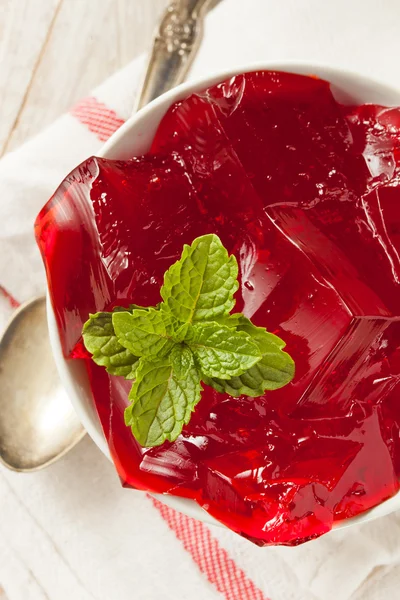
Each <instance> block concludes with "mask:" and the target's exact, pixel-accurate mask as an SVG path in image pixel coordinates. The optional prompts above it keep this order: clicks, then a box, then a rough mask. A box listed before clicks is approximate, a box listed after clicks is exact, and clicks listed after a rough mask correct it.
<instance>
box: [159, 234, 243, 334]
mask: <svg viewBox="0 0 400 600" xmlns="http://www.w3.org/2000/svg"><path fill="white" fill-rule="evenodd" d="M237 276H238V266H237V262H236V258H235V257H234V256H229V255H228V252H227V250H226V249H225V248H224V246H223V245H222V243H221V240H220V239H219V237H218V236H216V235H214V234H209V235H203V236H201V237H198V238H196V239H195V240H194V242H193V243H192V245H191V246H186V245H185V246H184V248H183V252H182V256H181V258H180V260H179V261H177V262H176V263H175V264H173V265H172V266H171V267H170V268H169V269H168V271H167V272H166V273H165V275H164V285H163V286H162V288H161V297H162V298H163V300H164V302H165V304H166V305H167V306H168V308H169V310H170V311H171V313H172V314H173V315H174V316H175V317H176V318H177V319H179V320H180V321H182V322H184V323H192V322H195V321H203V320H209V321H212V320H213V319H214V318H216V317H220V316H222V315H227V314H228V313H229V312H230V311H231V310H232V308H233V307H234V305H235V300H234V298H233V295H234V293H235V292H236V290H237V289H238V287H239V284H238V282H237Z"/></svg>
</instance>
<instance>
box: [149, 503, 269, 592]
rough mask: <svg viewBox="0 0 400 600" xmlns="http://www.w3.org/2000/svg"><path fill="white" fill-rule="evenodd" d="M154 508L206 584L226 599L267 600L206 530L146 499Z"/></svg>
mask: <svg viewBox="0 0 400 600" xmlns="http://www.w3.org/2000/svg"><path fill="white" fill-rule="evenodd" d="M149 498H150V499H151V501H152V502H153V504H154V506H155V507H156V509H157V510H158V511H159V512H160V514H161V516H162V517H163V519H165V521H166V522H167V524H168V526H169V527H170V529H172V531H173V532H174V533H175V535H176V537H177V538H178V540H180V541H181V542H182V544H183V547H184V548H185V550H186V551H187V552H189V554H190V555H191V557H192V558H193V560H194V561H195V562H196V563H197V566H198V567H199V569H200V571H201V572H202V573H204V575H205V576H206V577H207V579H208V581H209V582H210V583H212V584H213V585H215V587H216V588H217V590H218V591H219V592H221V594H223V595H224V597H225V598H226V600H268V599H267V597H266V596H264V594H263V592H262V591H261V590H260V589H259V588H258V587H257V586H256V585H255V584H254V583H253V581H251V579H249V578H248V577H247V575H246V574H245V572H244V571H243V570H242V569H240V568H239V567H238V566H237V565H236V563H235V562H234V561H233V560H232V559H231V558H230V557H229V555H228V553H227V552H226V550H225V549H224V548H222V546H220V544H219V542H218V540H216V539H215V538H214V537H213V536H212V535H211V532H210V530H209V529H208V527H206V526H205V525H203V523H201V522H200V521H196V520H195V519H192V518H190V517H187V516H186V515H183V514H181V513H179V512H177V511H176V510H174V509H173V508H170V507H169V506H166V505H165V504H163V503H162V502H160V501H159V500H156V499H155V498H152V497H151V496H149Z"/></svg>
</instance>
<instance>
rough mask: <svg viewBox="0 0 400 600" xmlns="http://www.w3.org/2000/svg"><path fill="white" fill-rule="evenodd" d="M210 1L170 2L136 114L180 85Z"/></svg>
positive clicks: (158, 35)
mask: <svg viewBox="0 0 400 600" xmlns="http://www.w3.org/2000/svg"><path fill="white" fill-rule="evenodd" d="M211 3H212V0H173V1H172V2H170V4H169V6H168V8H167V9H166V11H165V13H164V15H163V17H162V19H161V22H160V25H159V26H158V28H157V31H156V33H155V36H154V40H153V48H152V51H151V54H150V57H149V61H148V64H147V69H146V75H145V79H144V82H143V87H142V90H141V93H140V96H139V98H138V100H137V102H136V105H135V110H134V112H136V111H137V110H139V109H140V108H142V107H143V106H145V105H146V104H148V103H149V102H151V101H152V100H154V98H157V97H158V96H160V95H161V94H162V93H164V92H166V91H168V90H169V89H171V88H173V87H175V86H176V85H178V84H179V83H181V82H182V81H183V80H184V79H185V76H186V74H187V72H188V70H189V68H190V66H191V64H192V60H193V58H194V56H195V54H196V52H197V50H198V48H199V45H200V42H201V38H202V33H203V20H204V16H205V14H206V13H207V10H208V9H209V7H210V5H211Z"/></svg>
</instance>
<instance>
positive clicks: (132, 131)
mask: <svg viewBox="0 0 400 600" xmlns="http://www.w3.org/2000/svg"><path fill="white" fill-rule="evenodd" d="M264 69H270V70H271V69H272V70H278V71H288V72H292V73H300V74H304V75H309V74H314V75H317V76H319V77H321V78H323V79H326V80H327V81H330V82H331V84H332V91H333V94H334V95H335V98H336V99H337V100H338V101H339V102H342V103H344V104H363V103H368V102H371V103H375V104H383V105H387V106H390V105H393V106H400V90H397V89H395V88H392V87H390V86H387V85H385V84H382V83H379V81H375V80H373V79H369V78H366V77H361V76H360V75H356V74H353V73H348V72H346V71H342V70H338V69H333V68H329V67H324V66H321V65H315V64H311V63H291V62H285V63H262V64H253V65H249V67H248V68H247V69H243V68H241V69H240V70H237V71H236V70H233V71H226V72H222V73H217V74H215V75H212V76H210V77H206V78H203V79H200V80H197V81H195V82H194V83H185V84H183V85H180V86H178V87H176V88H174V89H173V90H171V91H170V92H167V93H166V94H163V95H162V96H161V97H159V98H157V99H156V100H154V101H153V102H151V104H149V105H148V106H146V107H145V108H143V109H142V110H141V111H140V112H138V113H137V114H136V115H134V116H133V117H131V118H130V119H129V120H128V121H127V122H126V123H125V124H124V125H123V126H122V127H121V128H120V129H119V130H118V131H117V132H116V133H115V134H114V135H113V136H111V138H110V139H109V140H108V142H107V143H106V144H105V145H104V146H103V148H102V149H101V151H100V153H99V156H102V157H105V158H111V159H129V158H131V157H132V156H137V155H141V154H143V153H145V152H147V151H148V150H149V147H150V145H151V142H152V140H153V137H154V134H155V132H156V130H157V127H158V125H159V123H160V120H161V119H162V117H163V116H164V114H165V113H166V111H167V110H168V108H169V107H170V105H171V104H172V103H174V102H175V101H177V100H180V99H183V98H185V97H187V96H188V95H190V94H191V93H192V92H196V91H201V90H204V89H205V88H207V87H209V86H211V85H213V84H215V83H218V82H219V81H223V80H225V79H228V78H229V77H232V76H233V75H237V74H238V73H243V72H244V71H255V70H264ZM48 323H49V331H50V339H51V344H52V348H53V352H54V357H55V361H56V365H57V368H58V371H59V374H60V377H61V381H62V383H63V384H64V386H65V388H66V390H67V392H68V394H69V397H70V399H71V402H72V404H73V406H74V408H75V410H76V412H77V414H78V416H79V418H80V419H81V421H82V423H83V425H84V427H85V428H86V430H87V432H88V433H89V435H90V436H91V438H92V439H93V440H94V442H95V443H96V444H97V446H98V447H99V448H100V450H101V451H102V452H103V453H104V454H105V455H106V456H108V457H109V458H110V455H109V451H108V447H107V443H106V441H105V439H104V436H103V433H102V429H101V425H100V422H99V420H98V418H97V415H96V412H95V409H94V407H93V402H92V399H91V393H90V388H89V382H88V379H87V376H86V371H85V370H84V367H83V365H82V364H80V363H79V361H66V360H65V359H64V358H63V355H62V351H61V346H60V340H59V337H58V332H57V327H56V322H55V317H54V313H53V310H52V307H51V304H50V302H49V301H48ZM160 498H161V499H162V501H163V502H164V503H166V504H168V505H169V506H172V507H173V508H175V509H177V510H179V511H181V512H183V513H185V514H187V515H189V516H192V517H194V518H196V519H199V520H202V521H206V522H209V523H210V522H214V523H215V522H216V521H215V520H214V519H212V517H210V516H209V515H208V514H207V513H206V512H205V511H204V510H203V509H202V508H200V507H199V506H198V505H197V504H196V503H195V502H194V501H192V500H186V499H182V498H175V497H173V496H162V497H160ZM399 508H400V492H399V493H398V494H397V495H396V496H394V497H393V498H390V499H389V500H387V501H386V502H383V503H382V504H380V505H379V506H376V507H375V508H373V509H372V510H369V511H367V512H366V513H364V514H362V515H361V516H358V517H355V518H352V519H349V520H346V521H343V522H341V523H337V524H336V525H335V528H337V529H338V528H341V527H347V526H349V525H353V524H356V523H361V522H364V521H368V520H370V519H374V518H377V517H380V516H383V515H386V514H389V513H391V512H393V511H394V510H397V509H399Z"/></svg>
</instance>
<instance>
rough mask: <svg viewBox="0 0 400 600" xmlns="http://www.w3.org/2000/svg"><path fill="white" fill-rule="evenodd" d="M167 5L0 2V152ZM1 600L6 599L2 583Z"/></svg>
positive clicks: (142, 33)
mask: <svg viewBox="0 0 400 600" xmlns="http://www.w3.org/2000/svg"><path fill="white" fill-rule="evenodd" d="M166 4H167V0H0V114H1V119H0V156H1V155H3V154H4V153H6V152H9V151H10V150H13V149H14V148H16V147H17V146H19V145H20V144H21V143H23V142H24V141H25V140H26V139H28V138H30V137H32V136H33V135H35V134H36V133H38V132H39V131H40V130H41V129H43V128H44V127H45V126H46V125H48V124H50V123H51V122H52V121H53V120H54V119H55V118H56V117H58V116H59V115H60V114H62V113H63V112H64V111H65V110H67V109H68V108H69V107H70V106H71V105H72V104H73V103H74V102H75V101H76V100H77V99H78V98H80V97H82V96H85V95H86V94H87V93H88V92H89V90H91V89H92V88H93V87H94V86H96V85H97V84H98V83H100V82H101V81H102V80H103V79H105V78H106V77H108V76H109V75H111V74H112V73H113V72H114V71H116V70H117V69H119V68H120V67H122V66H124V65H125V64H126V63H127V62H129V61H130V60H132V59H133V58H134V57H135V56H136V55H138V54H140V53H141V52H142V51H144V50H145V49H146V48H147V47H148V45H149V42H150V40H151V35H152V31H153V29H154V27H155V24H156V21H157V18H158V16H159V15H160V13H161V11H162V9H163V8H164V7H165V6H166ZM83 444H85V446H87V447H86V449H85V450H86V452H90V451H91V442H90V441H89V440H88V439H86V440H85V441H84V442H83ZM26 585H27V590H28V585H29V581H27V582H26ZM0 600H10V598H7V596H6V593H5V591H4V589H3V587H2V585H1V580H0ZM71 600H72V599H71Z"/></svg>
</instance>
